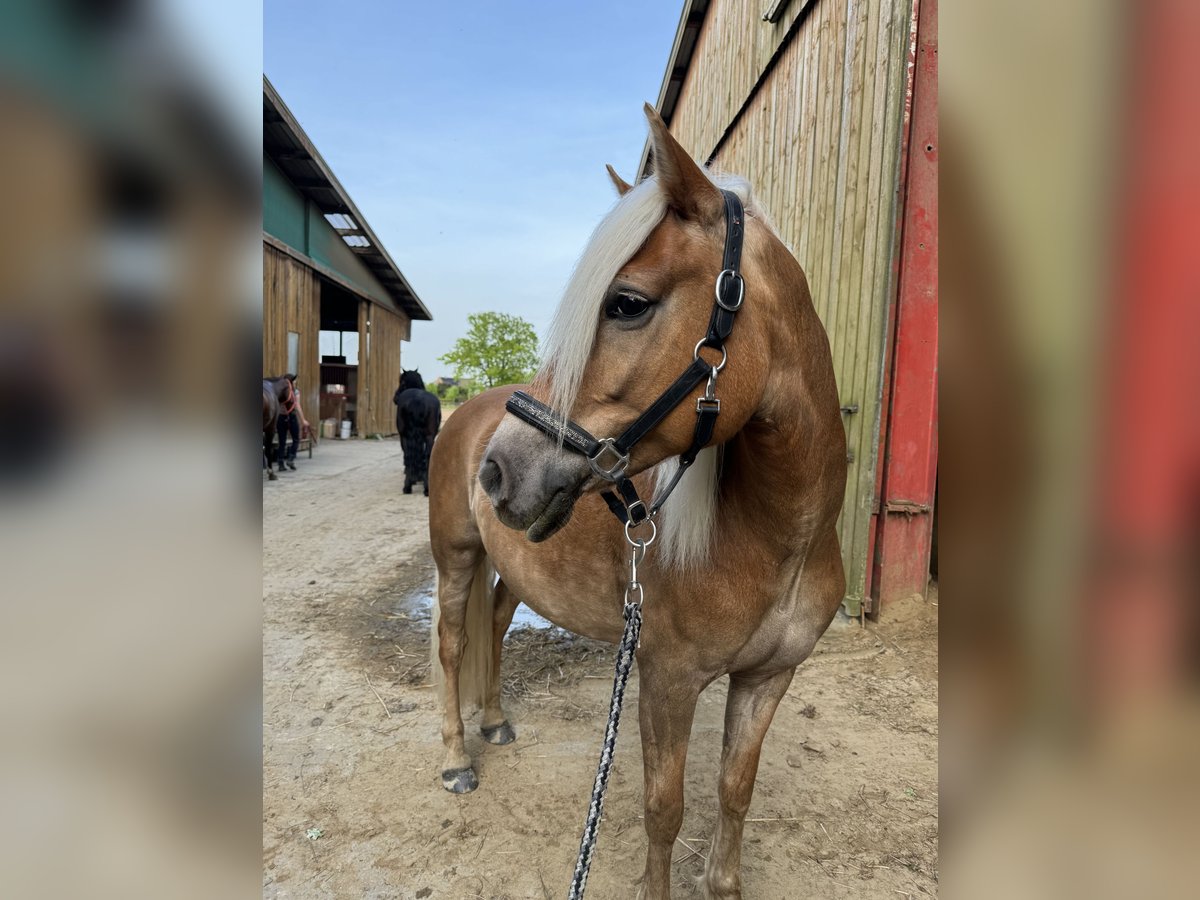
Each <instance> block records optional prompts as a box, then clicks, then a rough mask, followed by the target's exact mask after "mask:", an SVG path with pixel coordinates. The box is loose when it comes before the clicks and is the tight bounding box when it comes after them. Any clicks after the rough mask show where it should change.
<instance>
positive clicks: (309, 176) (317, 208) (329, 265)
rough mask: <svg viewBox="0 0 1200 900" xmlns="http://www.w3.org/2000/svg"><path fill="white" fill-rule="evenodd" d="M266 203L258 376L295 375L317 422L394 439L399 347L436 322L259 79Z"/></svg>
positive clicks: (309, 413) (277, 99)
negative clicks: (417, 324) (345, 424)
mask: <svg viewBox="0 0 1200 900" xmlns="http://www.w3.org/2000/svg"><path fill="white" fill-rule="evenodd" d="M262 208H263V224H262V230H263V374H264V376H265V375H280V374H283V373H285V372H296V373H297V374H298V376H299V377H298V379H297V384H298V386H299V389H300V396H301V403H302V405H303V407H304V410H305V414H306V416H307V417H308V419H309V421H310V422H312V423H314V425H315V423H316V421H317V418H318V415H319V417H320V418H321V419H322V420H329V419H333V420H335V421H338V422H341V421H349V422H350V423H351V430H352V433H353V434H356V435H358V436H360V437H365V436H368V435H372V434H394V433H395V430H396V427H395V408H394V406H393V405H392V394H393V392H394V391H395V390H396V384H397V382H398V380H399V377H400V352H401V342H402V341H407V340H409V339H410V336H411V328H412V322H413V320H414V319H416V320H424V321H429V320H430V319H431V318H432V316H430V314H429V310H428V309H426V307H425V304H424V303H422V302H421V299H420V297H418V296H417V294H416V292H415V291H414V290H413V289H412V286H411V285H410V284H409V283H408V280H407V279H406V278H405V277H404V274H403V273H402V272H401V271H400V269H399V268H398V267H397V265H396V263H395V262H394V261H393V260H392V258H391V256H389V255H388V252H387V250H385V249H384V247H383V244H382V243H380V241H379V238H378V237H376V235H375V233H374V232H373V231H372V230H371V226H370V225H369V224H367V220H366V219H365V218H363V215H362V213H360V212H359V210H358V207H356V206H355V205H354V201H353V200H351V199H350V196H349V194H347V193H346V190H345V188H343V187H342V185H341V184H340V183H339V182H338V180H337V177H336V176H335V175H334V174H333V171H332V170H331V169H330V168H329V165H328V163H326V162H325V160H324V159H322V158H321V154H320V153H318V152H317V149H316V147H314V146H313V143H312V141H311V140H309V137H308V135H306V134H305V133H304V130H303V129H302V128H301V127H300V125H299V123H298V122H297V121H296V117H295V116H294V115H292V112H291V110H289V109H288V108H287V105H286V104H285V103H284V102H283V100H282V99H280V96H279V94H278V92H277V91H276V90H275V88H274V86H273V85H272V84H271V83H270V81H268V80H267V79H266V78H265V77H264V78H263V207H262ZM318 411H319V412H318Z"/></svg>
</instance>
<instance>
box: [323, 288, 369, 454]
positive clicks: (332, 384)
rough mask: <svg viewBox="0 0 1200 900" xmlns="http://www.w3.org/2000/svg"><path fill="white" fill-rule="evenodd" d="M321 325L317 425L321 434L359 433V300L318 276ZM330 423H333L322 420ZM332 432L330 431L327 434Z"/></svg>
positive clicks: (330, 435) (329, 435) (360, 301)
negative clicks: (346, 424)
mask: <svg viewBox="0 0 1200 900" xmlns="http://www.w3.org/2000/svg"><path fill="white" fill-rule="evenodd" d="M320 282H321V324H320V332H319V336H318V341H319V349H318V352H319V353H320V359H321V427H322V429H323V431H324V436H328V437H333V436H343V435H344V434H345V433H346V432H345V428H344V426H343V423H346V422H348V423H349V431H348V433H349V434H355V435H357V434H358V433H359V427H358V424H359V409H358V407H359V390H358V387H359V378H358V374H359V372H358V370H359V344H360V333H361V332H360V308H361V306H362V304H363V301H362V300H361V299H360V298H358V297H356V296H355V295H354V294H352V293H350V292H349V291H347V290H346V289H345V288H343V287H341V286H340V285H337V284H335V283H333V282H332V281H329V280H328V279H325V278H322V279H320ZM329 422H332V423H333V425H332V426H330V425H327V424H326V423H329ZM331 431H332V433H330V432H331Z"/></svg>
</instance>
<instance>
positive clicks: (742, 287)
mask: <svg viewBox="0 0 1200 900" xmlns="http://www.w3.org/2000/svg"><path fill="white" fill-rule="evenodd" d="M726 277H733V278H736V279H737V285H738V295H737V303H735V304H733V305H732V306H730V305H728V304H726V303H725V298H724V297H723V296H722V293H723V292H722V290H721V287H722V286H723V285H724V283H725V279H726ZM714 293H715V295H716V298H717V306H719V307H721V309H723V310H725V311H726V312H737V311H738V310H739V309H741V308H742V301H743V300H745V299H746V281H745V279H744V278H742V276H741V275H740V274H739V273H737V272H735V271H733V269H722V270H721V271H720V272H719V273H718V275H717V286H716V289H715V291H714Z"/></svg>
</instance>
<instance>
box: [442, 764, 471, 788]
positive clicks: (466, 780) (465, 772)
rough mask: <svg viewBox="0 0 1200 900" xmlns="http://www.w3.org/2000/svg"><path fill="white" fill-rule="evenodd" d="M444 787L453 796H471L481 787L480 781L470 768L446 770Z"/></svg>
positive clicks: (443, 777) (443, 780)
mask: <svg viewBox="0 0 1200 900" xmlns="http://www.w3.org/2000/svg"><path fill="white" fill-rule="evenodd" d="M442 787H444V788H445V789H446V790H448V791H449V792H450V793H452V794H469V793H471V791H473V790H475V788H477V787H479V779H478V778H476V777H475V770H474V769H472V768H471V767H470V766H468V767H467V768H465V769H446V770H444V771H443V772H442Z"/></svg>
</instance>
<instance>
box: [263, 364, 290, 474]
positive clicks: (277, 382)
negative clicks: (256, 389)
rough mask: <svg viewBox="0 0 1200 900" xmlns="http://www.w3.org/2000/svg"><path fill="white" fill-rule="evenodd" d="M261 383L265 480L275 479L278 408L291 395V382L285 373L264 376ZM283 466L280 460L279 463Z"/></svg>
mask: <svg viewBox="0 0 1200 900" xmlns="http://www.w3.org/2000/svg"><path fill="white" fill-rule="evenodd" d="M262 384H263V388H262V390H263V462H264V463H266V466H267V480H269V481H275V480H277V476H276V475H275V429H276V427H277V423H278V422H279V410H280V409H281V408H282V407H283V405H284V404H285V403H287V402H288V400H290V399H291V397H292V382H291V380H290V379H289V378H288V377H287V376H286V375H279V376H277V377H275V378H264V379H263V380H262ZM279 465H280V467H282V466H283V462H282V460H281V461H280V463H279Z"/></svg>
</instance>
